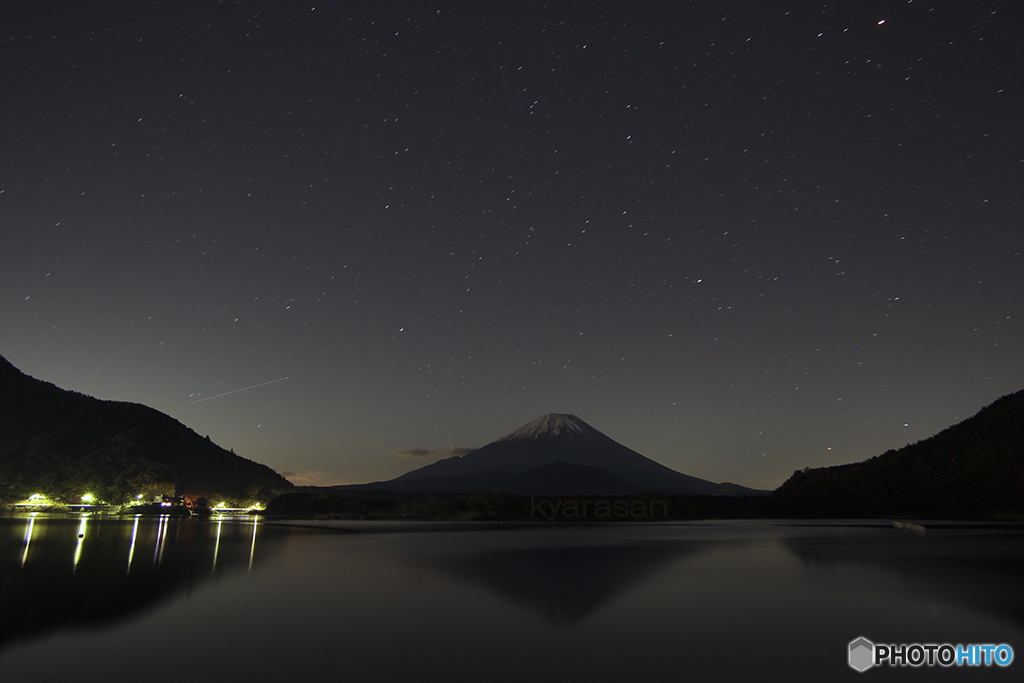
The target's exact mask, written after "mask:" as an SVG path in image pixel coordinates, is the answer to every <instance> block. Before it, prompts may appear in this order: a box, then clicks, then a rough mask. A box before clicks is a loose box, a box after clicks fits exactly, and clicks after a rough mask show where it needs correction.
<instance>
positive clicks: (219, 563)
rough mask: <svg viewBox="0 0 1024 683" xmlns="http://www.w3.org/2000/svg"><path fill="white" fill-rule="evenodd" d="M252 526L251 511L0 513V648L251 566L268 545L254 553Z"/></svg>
mask: <svg viewBox="0 0 1024 683" xmlns="http://www.w3.org/2000/svg"><path fill="white" fill-rule="evenodd" d="M260 526H261V525H260V523H259V521H258V518H254V519H250V518H241V519H236V518H227V517H221V518H219V519H217V520H215V522H214V523H212V524H211V523H210V522H207V521H197V520H189V519H181V518H175V517H170V516H166V515H165V516H162V517H160V518H158V519H152V518H143V517H140V516H135V517H134V518H131V519H118V518H98V517H95V516H91V515H89V514H88V513H83V514H82V515H81V516H79V517H77V518H74V517H67V516H52V515H47V514H45V513H42V514H40V513H32V514H29V515H24V516H17V517H3V518H0V543H2V545H0V548H3V551H4V552H3V553H2V556H0V614H3V616H4V618H3V620H2V623H0V649H2V648H3V647H4V646H6V645H7V644H8V643H9V642H10V641H12V640H15V639H19V638H25V637H30V636H34V635H38V634H42V633H45V632H48V631H52V630H55V629H58V628H60V627H63V626H68V625H87V624H95V623H103V622H110V621H116V620H119V619H122V618H125V617H127V616H130V615H133V614H137V613H140V612H144V611H147V610H149V609H151V608H152V607H153V606H154V605H156V604H158V603H159V602H162V601H164V600H167V599H170V598H171V597H173V596H174V595H175V594H177V593H179V592H181V591H191V590H192V589H193V588H195V587H196V586H198V585H199V584H201V583H202V582H203V581H206V580H209V579H211V578H216V577H217V576H219V575H221V574H223V573H225V572H231V571H237V570H239V569H248V570H249V571H251V570H252V568H253V564H254V563H255V562H258V561H260V560H263V559H265V558H266V557H268V556H269V555H270V554H271V552H272V551H273V547H274V544H273V543H267V544H261V550H260V552H257V549H256V545H257V529H258V528H259V527H260ZM261 536H262V535H261ZM140 555H141V556H142V557H150V558H151V561H149V562H146V561H143V562H141V563H140V562H139V556H140Z"/></svg>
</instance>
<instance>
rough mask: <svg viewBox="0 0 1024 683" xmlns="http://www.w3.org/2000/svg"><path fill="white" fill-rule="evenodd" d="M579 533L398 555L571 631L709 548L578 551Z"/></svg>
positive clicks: (622, 546)
mask: <svg viewBox="0 0 1024 683" xmlns="http://www.w3.org/2000/svg"><path fill="white" fill-rule="evenodd" d="M580 533H581V531H580V530H565V531H564V532H563V534H559V535H557V536H554V537H551V536H549V537H548V538H547V539H545V541H546V543H545V544H544V545H542V546H541V547H520V548H511V549H501V548H495V549H489V550H482V551H475V552H469V553H466V552H462V551H456V552H450V553H425V552H413V553H402V554H400V559H401V561H402V562H403V563H404V564H405V565H406V566H407V567H409V568H412V569H413V570H414V571H422V572H429V573H432V574H436V575H440V576H443V577H445V578H446V579H447V580H449V581H451V582H455V583H459V584H463V585H467V586H475V587H480V588H483V589H485V590H486V591H488V592H489V593H491V594H492V595H494V596H497V597H499V598H501V599H503V600H508V601H510V602H512V603H514V604H516V605H517V606H519V607H520V608H521V609H524V610H525V611H527V612H528V613H530V614H533V615H535V616H537V617H540V618H541V619H543V620H545V621H547V622H548V623H550V624H556V625H573V624H576V623H578V622H580V621H583V620H584V619H586V618H588V617H589V616H590V615H592V614H593V613H594V612H595V611H597V610H599V609H601V608H602V607H605V606H607V605H609V604H611V603H613V602H614V601H615V600H616V599H617V598H618V597H619V596H620V595H622V594H625V593H628V592H629V591H630V590H632V589H634V588H636V587H638V586H640V585H643V583H644V582H646V581H649V580H651V578H652V577H654V576H655V575H656V574H658V573H659V572H660V571H663V570H664V569H665V568H666V567H668V566H669V565H671V564H672V563H673V562H675V561H677V560H680V559H683V558H686V557H689V556H694V555H696V554H698V553H701V552H704V551H705V550H707V549H708V548H709V547H711V546H709V545H708V544H706V543H702V542H685V543H679V542H676V543H671V542H670V543H664V542H654V541H651V542H647V543H645V542H642V541H641V542H637V541H636V540H634V541H625V540H620V541H618V542H616V541H614V540H613V541H612V542H610V543H609V542H607V541H605V540H603V539H595V540H596V541H597V545H578V542H579V541H580V540H581V539H580V538H579V534H580ZM584 533H585V532H584ZM574 535H575V536H574Z"/></svg>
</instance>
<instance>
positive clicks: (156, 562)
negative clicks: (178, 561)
mask: <svg viewBox="0 0 1024 683" xmlns="http://www.w3.org/2000/svg"><path fill="white" fill-rule="evenodd" d="M170 518H171V516H170V515H160V521H159V522H158V523H157V527H156V545H155V546H154V547H153V566H154V567H159V566H160V562H161V561H163V559H164V541H165V540H167V522H168V520H169V519H170Z"/></svg>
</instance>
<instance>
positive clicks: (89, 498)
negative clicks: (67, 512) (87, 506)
mask: <svg viewBox="0 0 1024 683" xmlns="http://www.w3.org/2000/svg"><path fill="white" fill-rule="evenodd" d="M94 500H96V497H95V496H93V495H92V494H91V493H87V494H85V495H84V496H82V502H83V503H91V502H93V501H94Z"/></svg>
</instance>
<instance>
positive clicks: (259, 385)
mask: <svg viewBox="0 0 1024 683" xmlns="http://www.w3.org/2000/svg"><path fill="white" fill-rule="evenodd" d="M286 379H288V378H287V377H282V378H281V379H272V380H270V381H269V382H262V383H260V384H253V385H252V386H251V387H244V388H242V389H235V390H234V391H225V392H224V393H223V394H217V395H216V396H207V397H206V398H201V399H198V400H196V401H189V402H188V404H189V405H192V404H193V403H202V402H203V401H210V400H212V399H215V398H220V397H221V396H229V395H230V394H237V393H238V392H239V391H249V390H250V389H256V388H257V387H265V386H267V385H268V384H273V383H274V382H283V381H285V380H286Z"/></svg>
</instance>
